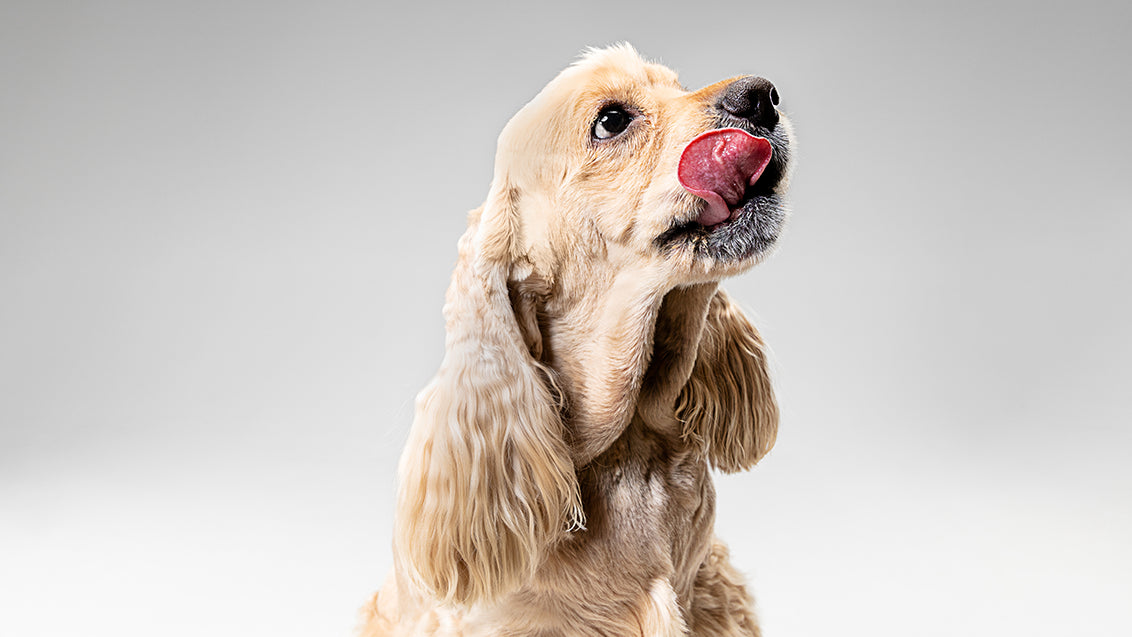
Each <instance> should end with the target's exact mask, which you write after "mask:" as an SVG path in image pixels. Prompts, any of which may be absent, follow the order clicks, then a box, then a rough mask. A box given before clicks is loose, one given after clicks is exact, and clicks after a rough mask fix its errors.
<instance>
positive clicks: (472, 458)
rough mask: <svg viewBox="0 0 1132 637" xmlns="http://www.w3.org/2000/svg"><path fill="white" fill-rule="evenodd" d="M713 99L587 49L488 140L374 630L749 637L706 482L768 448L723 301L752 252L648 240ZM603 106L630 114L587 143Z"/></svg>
mask: <svg viewBox="0 0 1132 637" xmlns="http://www.w3.org/2000/svg"><path fill="white" fill-rule="evenodd" d="M726 85H727V82H721V83H719V84H716V85H712V86H709V87H707V88H704V89H702V90H700V91H697V92H688V91H685V90H684V89H683V88H681V87H680V85H679V83H678V82H677V80H676V76H675V74H674V73H673V72H672V71H670V70H668V69H667V68H664V67H662V66H659V65H656V64H651V63H647V62H645V61H643V60H642V59H641V58H640V57H639V56H638V55H637V54H636V52H635V51H633V50H632V49H631V48H630V47H628V46H626V45H622V46H617V47H613V48H610V49H604V50H597V51H592V52H590V53H589V54H588V55H587V56H585V57H584V58H583V60H582V61H580V62H579V63H577V64H575V65H574V66H572V67H570V68H568V69H566V70H565V71H563V72H562V73H561V74H560V75H559V76H558V77H557V78H556V79H555V80H554V81H552V82H551V83H550V84H549V85H548V86H547V87H546V88H545V89H544V90H543V91H542V92H540V93H539V94H538V96H536V97H535V98H534V100H532V101H531V103H530V104H528V105H527V106H526V107H524V108H523V109H522V110H521V111H520V112H519V113H518V114H517V115H516V116H515V117H514V118H513V119H512V120H511V121H510V122H509V123H508V125H507V127H506V128H505V129H504V131H503V133H502V134H501V135H500V139H499V147H498V153H497V158H496V164H495V178H494V180H493V183H492V186H491V189H490V192H489V194H488V198H487V201H486V202H485V203H484V205H483V206H482V207H480V208H479V209H477V210H475V211H473V212H472V213H471V214H470V215H469V219H468V230H467V232H466V233H465V234H464V236H463V237H462V238H461V240H460V246H459V260H458V263H457V266H456V269H455V272H454V273H453V276H452V284H451V286H450V288H449V290H448V295H447V299H446V301H447V302H446V304H445V309H444V313H445V318H446V329H447V340H446V354H445V357H444V361H443V363H442V364H441V367H440V370H439V372H438V373H437V375H436V377H435V379H434V380H433V381H432V382H431V383H430V384H429V385H428V387H426V388H425V389H424V391H422V392H421V394H420V396H419V397H418V399H417V404H416V417H415V420H414V423H413V427H412V431H411V433H410V435H409V439H408V442H407V444H406V447H405V451H404V454H403V456H402V458H401V463H400V468H399V471H400V490H399V493H398V499H397V512H396V522H395V527H394V556H395V566H394V573H393V575H392V576H391V577H390V579H389V581H388V582H387V583H386V585H385V587H384V588H383V589H382V590H381V592H379V593H378V594H377V595H375V596H374V599H373V601H372V602H371V603H370V604H368V605H367V606H366V607H365V609H364V610H363V615H364V617H363V627H362V634H363V635H364V636H365V637H376V636H409V635H437V636H439V635H445V636H454V635H467V636H471V635H543V636H550V635H562V636H566V635H584V636H586V637H592V636H594V635H611V636H612V635H650V636H651V635H687V634H692V635H719V636H723V635H748V636H749V635H758V634H759V629H758V626H757V623H756V621H755V616H754V614H753V611H752V601H751V597H750V595H749V594H748V593H747V591H746V589H745V587H744V585H743V582H742V577H741V576H740V575H739V574H738V573H737V572H736V571H735V570H734V569H733V568H732V567H731V565H730V563H729V561H728V557H727V550H726V548H725V547H724V546H723V545H722V544H721V543H720V542H718V541H717V540H716V539H715V537H714V535H713V532H712V525H713V518H714V501H715V498H714V491H713V489H712V484H711V479H710V476H709V470H708V468H709V464H712V465H714V466H715V467H717V468H718V469H720V470H723V471H739V470H742V469H746V468H749V467H750V466H751V465H753V464H754V463H755V462H757V461H758V460H759V458H761V457H762V456H763V455H764V454H766V453H767V452H768V451H769V450H770V448H771V447H772V446H773V444H774V439H775V432H776V430H777V425H778V409H777V406H776V404H775V400H774V395H773V392H772V389H771V384H770V379H769V377H768V374H767V369H766V356H765V353H764V348H763V343H762V340H761V338H760V337H759V334H758V332H757V331H756V330H755V328H754V327H753V326H752V325H751V323H750V322H749V321H748V320H747V319H746V317H744V315H743V314H742V312H741V311H740V310H739V309H738V308H737V307H736V306H735V304H734V303H732V302H731V301H730V300H729V299H728V297H727V296H726V295H725V294H724V293H723V292H722V291H719V290H718V288H717V284H718V281H719V280H720V279H721V278H723V277H725V276H728V275H732V274H736V273H738V272H742V271H744V270H746V269H748V268H750V267H751V266H752V265H753V264H754V263H755V262H757V261H758V260H759V259H760V258H762V256H763V254H762V253H761V252H760V253H758V254H753V255H750V256H748V257H745V258H742V259H724V258H713V257H711V256H705V255H703V254H697V253H695V252H694V251H693V250H692V249H690V248H687V247H681V246H677V247H675V248H672V249H667V250H661V249H659V248H658V247H657V243H656V241H657V237H658V236H660V235H662V234H663V233H664V232H665V231H666V230H668V229H669V228H670V227H671V226H672V224H673V222H674V221H686V220H689V219H694V218H695V217H696V214H697V210H699V207H700V206H702V201H700V200H699V199H698V198H696V197H694V196H693V195H691V194H689V193H688V192H687V191H685V190H684V188H682V187H681V186H680V184H679V183H678V181H677V179H676V170H675V167H676V164H677V162H678V161H679V157H680V153H681V150H682V149H683V147H684V146H685V145H686V144H687V143H688V142H689V140H691V139H692V138H694V137H695V136H696V135H698V134H700V133H702V132H704V131H706V130H708V129H710V128H713V127H715V125H716V124H715V123H714V121H713V118H712V116H711V110H710V105H711V103H712V102H713V100H715V99H716V97H717V96H718V94H719V92H720V91H721V90H722V88H723V87H725V86H726ZM610 101H617V102H619V103H631V104H633V105H635V106H636V107H637V108H638V109H639V111H640V112H641V113H642V116H641V117H640V118H638V119H637V120H636V121H634V123H633V126H637V128H636V129H633V134H632V135H626V136H625V138H624V139H623V140H622V141H621V142H619V143H617V144H604V145H597V144H593V143H591V142H590V137H589V133H590V126H591V124H592V122H593V121H594V114H595V113H596V112H598V110H599V109H600V108H602V105H603V104H607V103H609V102H610ZM782 127H783V129H784V130H786V135H789V128H788V127H789V124H788V123H787V122H785V120H783V122H782ZM787 168H788V167H787ZM788 172H789V171H788V170H786V173H787V176H786V177H785V178H783V180H782V182H781V184H780V186H779V188H778V189H779V190H783V189H784V188H785V185H786V181H787V179H788Z"/></svg>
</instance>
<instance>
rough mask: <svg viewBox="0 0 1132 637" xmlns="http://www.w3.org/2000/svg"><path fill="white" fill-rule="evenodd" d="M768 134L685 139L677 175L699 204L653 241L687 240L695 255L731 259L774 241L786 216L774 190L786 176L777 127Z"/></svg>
mask: <svg viewBox="0 0 1132 637" xmlns="http://www.w3.org/2000/svg"><path fill="white" fill-rule="evenodd" d="M759 132H762V131H759ZM767 132H769V133H770V134H769V135H768V137H769V138H770V139H768V138H767V137H758V136H755V135H752V134H750V133H748V132H747V131H745V130H742V129H739V128H718V129H714V130H710V131H708V132H706V133H703V134H701V135H700V136H698V137H696V138H695V139H693V140H692V141H691V142H689V143H688V145H687V146H686V147H685V148H684V152H683V153H682V155H681V157H680V164H679V166H678V168H677V177H678V179H679V181H680V184H681V185H682V186H684V189H685V190H687V191H688V192H690V193H691V194H693V195H695V196H697V197H699V198H700V199H701V200H702V203H701V206H700V207H699V208H698V210H694V211H693V212H692V214H693V215H694V216H692V217H691V218H688V217H687V216H685V217H684V218H683V219H678V220H677V221H676V222H675V223H674V225H673V226H672V227H671V228H669V229H668V230H667V231H665V232H664V234H662V235H661V236H660V237H657V240H656V241H657V244H658V245H660V246H661V247H665V248H671V247H674V246H676V245H678V244H682V243H686V244H691V245H692V246H693V248H694V250H695V251H696V253H698V254H701V255H704V256H711V257H714V258H717V259H727V260H732V259H744V258H747V257H749V256H752V255H754V254H757V253H760V252H763V251H764V250H765V249H766V248H768V247H770V245H771V244H773V243H774V241H775V240H776V239H777V238H778V234H779V231H780V230H781V228H782V225H783V222H784V221H785V217H786V212H785V208H784V206H783V205H782V198H781V196H780V195H779V194H778V193H777V192H776V189H777V187H778V186H779V183H780V182H781V181H782V179H783V176H784V174H785V168H786V164H787V153H788V150H787V149H788V146H787V144H786V140H785V139H784V138H780V135H778V134H776V133H777V131H767Z"/></svg>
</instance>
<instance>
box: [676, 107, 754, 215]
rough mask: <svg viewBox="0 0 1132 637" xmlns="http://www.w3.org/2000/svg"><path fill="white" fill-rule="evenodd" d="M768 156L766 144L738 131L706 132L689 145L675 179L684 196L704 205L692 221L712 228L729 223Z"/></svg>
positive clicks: (721, 129)
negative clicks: (698, 199)
mask: <svg viewBox="0 0 1132 637" xmlns="http://www.w3.org/2000/svg"><path fill="white" fill-rule="evenodd" d="M770 155H771V148H770V142H768V141H767V140H765V139H763V138H762V137H755V136H754V135H751V134H749V133H747V132H746V131H743V130H739V129H738V128H720V129H718V130H712V131H708V132H706V133H704V134H703V135H700V136H699V137H697V138H695V139H693V140H692V141H691V142H689V143H688V145H687V146H686V147H685V148H684V154H682V155H681V156H680V167H679V168H677V170H676V176H677V178H679V179H680V183H681V185H683V186H684V188H686V189H687V190H688V192H690V193H692V194H693V195H696V196H697V197H700V198H702V199H704V200H705V201H707V203H708V205H707V208H705V209H704V212H703V214H701V215H700V216H699V218H697V219H696V221H697V222H698V223H700V224H701V225H704V226H714V225H716V224H717V223H723V222H724V221H727V220H728V219H730V218H731V208H732V207H733V206H736V205H738V203H739V201H740V200H742V199H743V193H744V191H746V189H747V186H751V185H753V184H754V183H755V182H756V181H758V180H759V176H760V175H762V174H763V170H765V169H766V166H767V164H769V163H770Z"/></svg>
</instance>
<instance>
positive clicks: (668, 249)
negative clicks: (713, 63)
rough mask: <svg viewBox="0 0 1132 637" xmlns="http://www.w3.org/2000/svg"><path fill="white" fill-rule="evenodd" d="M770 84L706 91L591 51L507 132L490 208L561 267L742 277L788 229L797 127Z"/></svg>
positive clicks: (545, 265)
mask: <svg viewBox="0 0 1132 637" xmlns="http://www.w3.org/2000/svg"><path fill="white" fill-rule="evenodd" d="M778 103H779V96H778V92H777V90H776V89H775V87H774V86H773V85H772V84H771V83H770V82H768V81H767V80H765V79H762V78H758V77H753V76H742V77H738V78H733V79H729V80H725V81H722V82H718V83H716V84H713V85H711V86H708V87H706V88H703V89H701V90H699V91H695V92H689V91H687V90H685V89H684V88H682V87H681V86H680V83H679V82H678V81H677V77H676V74H675V73H674V72H672V71H671V70H670V69H668V68H666V67H663V66H660V65H658V64H653V63H649V62H646V61H644V60H643V59H641V57H640V56H639V55H638V54H637V53H636V52H635V51H634V50H633V49H632V48H631V47H629V46H627V45H621V46H615V47H612V48H608V49H601V50H595V51H591V52H590V53H589V54H588V55H586V56H585V57H584V58H583V59H582V60H581V61H579V62H578V63H576V64H575V65H573V66H571V67H569V68H567V69H566V70H565V71H563V72H562V73H561V74H559V75H558V77H556V78H555V79H554V80H553V81H552V82H550V84H549V85H547V86H546V88H544V89H543V90H542V91H541V92H540V93H539V94H538V95H537V96H536V97H535V98H534V99H533V100H532V101H531V102H530V103H529V104H527V105H526V106H525V107H524V108H523V109H522V110H521V111H519V113H518V114H516V115H515V116H514V117H513V118H512V119H511V121H510V122H509V123H508V124H507V126H506V128H505V129H504V131H503V133H502V134H501V135H500V138H499V147H498V152H497V155H496V166H495V171H496V172H495V181H494V184H493V188H492V193H493V199H492V200H494V201H500V200H502V199H506V200H507V202H508V203H509V204H510V207H501V208H499V209H497V210H494V211H493V210H492V209H491V208H490V206H489V209H488V212H489V213H490V212H494V213H495V214H499V215H506V216H509V217H513V219H512V221H511V224H513V226H512V227H515V228H516V229H517V230H518V232H517V234H518V237H517V238H518V240H517V242H516V244H515V245H514V246H513V249H514V250H515V251H516V252H518V254H516V255H513V256H517V257H520V258H524V259H528V260H530V261H531V262H532V263H533V264H534V266H535V268H536V270H538V269H546V270H550V271H553V270H555V269H556V268H557V267H558V264H560V263H562V262H563V261H564V260H568V259H569V254H565V253H568V252H572V253H575V254H577V253H581V254H584V255H586V256H591V253H592V252H594V251H595V250H596V251H601V255H602V257H603V258H606V259H609V260H611V261H612V262H613V265H614V266H615V267H616V266H617V265H618V261H620V260H629V259H631V260H633V261H634V262H639V261H640V260H641V259H647V260H650V261H655V262H656V264H657V265H656V270H657V271H658V272H659V271H663V272H664V273H665V274H666V275H667V277H668V279H669V282H670V283H672V284H686V283H691V282H700V281H705V280H718V279H719V278H721V277H723V276H727V275H731V274H735V273H738V272H741V271H743V270H745V269H747V268H749V267H750V266H752V265H754V264H755V263H757V262H758V261H759V260H760V259H761V258H762V257H763V256H765V255H766V254H767V253H768V251H769V250H770V248H771V247H772V246H773V245H774V243H775V241H776V240H777V239H778V236H779V234H780V233H781V231H782V228H783V225H784V222H785V219H786V215H787V211H786V207H785V203H784V201H783V193H784V192H785V190H786V187H787V184H788V182H789V178H790V172H791V166H792V161H791V154H792V153H791V150H792V138H793V135H792V131H791V128H790V123H789V121H788V120H787V119H786V117H785V116H783V115H782V113H780V112H779V111H778V109H777V108H776V106H777V104H778ZM489 201H490V200H489Z"/></svg>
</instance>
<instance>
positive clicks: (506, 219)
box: [394, 188, 582, 604]
mask: <svg viewBox="0 0 1132 637" xmlns="http://www.w3.org/2000/svg"><path fill="white" fill-rule="evenodd" d="M481 210H482V215H481ZM481 210H477V211H473V212H472V214H471V215H469V228H468V230H467V232H466V233H465V234H464V236H463V237H462V238H461V239H460V257H459V262H458V263H457V266H456V270H455V272H454V273H453V275H452V283H451V286H450V287H449V289H448V295H447V298H446V303H445V307H444V316H445V320H446V329H447V339H446V352H445V356H444V361H443V363H442V364H441V367H440V370H439V372H437V375H436V377H435V378H434V379H433V381H432V382H431V383H430V384H429V385H428V386H427V387H426V388H425V389H424V390H423V391H422V392H421V393H420V395H419V396H418V397H417V404H416V418H415V420H414V422H413V427H412V431H411V433H410V435H409V440H408V442H407V444H406V447H405V451H404V453H403V454H402V456H401V464H400V491H399V493H398V499H397V518H396V521H395V524H394V546H395V555H396V559H397V561H398V567H399V568H400V569H401V571H402V573H403V574H404V575H406V576H407V577H408V578H409V579H410V580H411V581H412V582H414V583H415V584H416V585H417V586H419V587H421V588H422V589H423V590H425V591H428V592H430V593H431V594H433V595H436V596H438V597H440V598H442V599H445V600H447V601H449V602H456V603H466V604H470V603H474V602H477V601H485V600H490V599H492V598H494V597H497V596H498V595H500V594H503V593H505V592H507V591H508V590H511V589H513V588H515V587H517V586H519V585H520V584H522V583H523V582H524V581H525V580H526V579H528V578H529V577H530V575H531V574H532V573H533V571H534V569H535V567H536V566H538V563H539V561H540V560H541V558H542V556H543V555H544V554H545V550H546V548H547V547H548V546H550V545H551V544H553V543H554V542H555V541H557V540H558V539H560V538H561V537H563V536H564V535H565V532H566V530H567V529H568V528H570V527H574V526H580V525H581V516H582V514H581V504H580V500H579V494H578V484H577V478H576V476H575V473H574V466H573V464H572V462H571V460H570V455H569V450H568V448H567V445H566V442H565V438H564V433H563V432H564V430H563V425H562V422H561V421H560V418H559V414H558V408H557V404H556V402H555V399H554V396H553V395H552V394H551V392H550V389H549V388H548V380H547V376H546V375H545V374H544V372H543V371H542V369H541V368H540V367H539V365H538V363H536V362H535V360H534V359H533V358H532V357H531V354H530V351H529V349H528V347H527V345H526V344H525V343H524V340H523V335H522V334H521V331H520V328H519V325H518V323H517V322H516V318H515V313H514V311H513V309H512V306H511V302H510V300H509V298H508V288H507V279H508V276H509V273H510V270H511V262H512V254H513V241H514V239H513V237H514V236H515V235H514V226H515V224H516V222H517V219H516V213H515V210H514V206H513V205H512V195H511V193H510V192H508V191H507V190H506V189H502V188H497V189H495V190H493V194H492V196H491V197H490V198H489V200H488V203H487V204H485V206H484V208H482V209H481Z"/></svg>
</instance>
